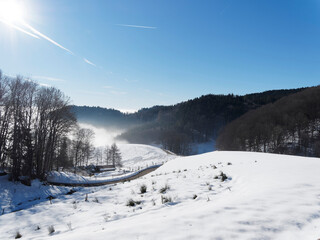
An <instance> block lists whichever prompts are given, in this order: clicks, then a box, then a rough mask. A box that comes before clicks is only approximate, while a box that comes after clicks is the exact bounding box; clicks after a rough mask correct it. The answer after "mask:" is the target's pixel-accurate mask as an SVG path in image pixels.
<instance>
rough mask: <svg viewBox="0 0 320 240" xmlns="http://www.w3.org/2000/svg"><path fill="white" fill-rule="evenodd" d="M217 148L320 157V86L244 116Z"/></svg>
mask: <svg viewBox="0 0 320 240" xmlns="http://www.w3.org/2000/svg"><path fill="white" fill-rule="evenodd" d="M217 147H218V149H220V150H241V151H258V152H271V153H283V154H295V155H304V156H317V157H320V86H318V87H312V88H308V89H305V90H304V91H301V92H298V93H295V94H292V95H290V96H287V97H284V98H282V99H280V100H278V101H276V102H274V103H271V104H267V105H265V106H262V107H260V108H258V109H256V110H253V111H250V112H248V113H246V114H244V115H243V116H241V117H240V118H238V119H236V120H235V121H233V122H231V123H230V124H228V125H227V126H226V127H225V128H224V130H223V131H222V133H221V134H220V136H219V137H218V139H217Z"/></svg>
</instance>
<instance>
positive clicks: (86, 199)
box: [84, 193, 88, 202]
mask: <svg viewBox="0 0 320 240" xmlns="http://www.w3.org/2000/svg"><path fill="white" fill-rule="evenodd" d="M84 201H86V202H88V193H87V194H86V198H85V199H84Z"/></svg>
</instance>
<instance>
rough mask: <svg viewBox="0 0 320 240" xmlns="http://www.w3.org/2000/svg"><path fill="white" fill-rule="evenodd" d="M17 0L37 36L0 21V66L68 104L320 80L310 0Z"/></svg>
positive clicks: (109, 103)
mask: <svg viewBox="0 0 320 240" xmlns="http://www.w3.org/2000/svg"><path fill="white" fill-rule="evenodd" d="M1 1H4V0H0V2H1ZM17 1H18V0H17ZM21 2H22V5H23V9H24V20H25V22H26V23H27V24H28V26H29V28H28V27H26V25H24V26H22V27H23V29H25V30H27V31H28V32H30V33H33V34H34V35H37V36H38V38H35V37H32V36H30V35H27V34H25V33H23V32H21V31H19V30H17V29H14V28H13V27H12V26H8V24H5V23H4V22H0V69H2V71H3V72H4V73H6V74H9V75H16V74H21V75H23V76H26V77H30V78H33V79H35V80H37V81H38V82H39V83H41V84H46V85H51V86H56V87H58V88H60V89H61V90H62V91H63V92H65V93H66V95H68V96H70V98H71V99H72V103H74V104H77V105H89V106H102V107H112V108H116V109H122V110H132V109H139V108H142V107H150V106H153V105H168V104H175V103H178V102H180V101H184V100H187V99H191V98H194V97H198V96H201V95H204V94H209V93H213V94H227V93H234V94H245V93H252V92H260V91H265V90H270V89H282V88H297V87H304V86H314V85H318V84H319V82H320V81H319V80H320V1H319V0H306V1H303V0H288V1H286V0H259V1H258V0H208V1H205V0H201V1H199V0H198V1H197V0H193V1H191V0H169V1H167V0H159V1H155V0H137V1H134V0H114V1H109V0H46V1H43V0H23V1H21ZM18 4H20V3H19V1H18ZM15 24H16V25H19V23H15ZM30 26H32V28H33V30H35V31H37V32H35V31H32V30H31V28H30ZM138 26H139V27H138ZM39 34H42V35H39ZM45 37H49V38H50V39H51V40H53V41H54V43H53V42H50V41H48V39H46V38H45ZM55 43H56V44H55ZM57 44H59V45H60V47H59V46H58V45H57ZM63 48H65V49H63ZM66 49H68V50H70V51H71V52H72V54H71V53H70V52H68V51H67V50H66ZM86 60H87V61H86Z"/></svg>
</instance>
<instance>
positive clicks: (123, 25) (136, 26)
mask: <svg viewBox="0 0 320 240" xmlns="http://www.w3.org/2000/svg"><path fill="white" fill-rule="evenodd" d="M117 25H118V26H122V27H133V28H147V29H156V28H157V27H150V26H141V25H130V24H117Z"/></svg>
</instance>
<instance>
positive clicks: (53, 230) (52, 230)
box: [48, 225, 56, 235]
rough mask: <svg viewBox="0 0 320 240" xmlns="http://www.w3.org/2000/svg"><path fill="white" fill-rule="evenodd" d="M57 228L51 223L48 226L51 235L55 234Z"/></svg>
mask: <svg viewBox="0 0 320 240" xmlns="http://www.w3.org/2000/svg"><path fill="white" fill-rule="evenodd" d="M55 231H56V230H55V229H54V226H53V225H51V226H49V227H48V232H49V235H51V234H53V233H54V232H55Z"/></svg>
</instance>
